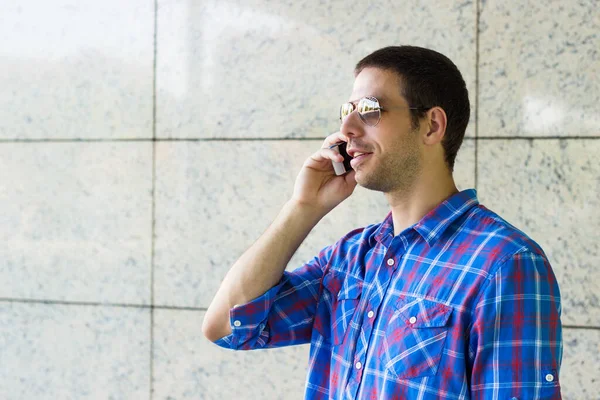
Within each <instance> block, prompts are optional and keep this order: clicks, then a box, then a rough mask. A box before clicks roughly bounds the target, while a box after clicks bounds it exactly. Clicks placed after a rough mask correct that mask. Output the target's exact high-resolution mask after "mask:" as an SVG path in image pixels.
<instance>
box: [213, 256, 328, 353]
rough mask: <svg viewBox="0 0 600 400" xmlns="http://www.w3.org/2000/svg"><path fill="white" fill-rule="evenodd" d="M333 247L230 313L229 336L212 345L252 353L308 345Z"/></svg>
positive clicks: (288, 273) (286, 274) (285, 274)
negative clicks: (258, 350) (262, 349)
mask: <svg viewBox="0 0 600 400" xmlns="http://www.w3.org/2000/svg"><path fill="white" fill-rule="evenodd" d="M331 252H332V246H329V247H326V248H324V249H323V250H321V251H320V252H319V254H318V255H317V256H315V257H314V258H313V259H312V260H311V261H309V262H308V263H306V264H304V265H303V266H302V267H300V268H298V269H296V270H294V271H293V272H288V271H285V272H284V273H283V276H282V278H281V280H280V281H279V282H278V283H277V284H276V285H275V286H274V287H272V288H271V289H269V290H268V291H267V292H266V293H264V294H263V295H262V296H260V297H258V298H256V299H254V300H252V301H250V302H249V303H247V304H244V305H239V306H236V307H234V308H232V309H231V310H229V322H230V324H231V334H230V335H228V336H225V337H223V338H221V339H219V340H217V341H216V342H215V344H217V345H219V346H221V347H224V348H228V349H233V350H254V349H261V348H273V347H283V346H291V345H296V344H304V343H310V339H311V335H312V325H313V321H314V316H315V312H316V305H317V301H318V299H319V296H320V289H321V282H322V280H323V274H324V268H325V266H326V265H327V263H328V262H329V259H330V257H331Z"/></svg>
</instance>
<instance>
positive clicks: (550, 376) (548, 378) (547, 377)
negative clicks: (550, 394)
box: [546, 374, 554, 382]
mask: <svg viewBox="0 0 600 400" xmlns="http://www.w3.org/2000/svg"><path fill="white" fill-rule="evenodd" d="M546 380H547V381H548V382H552V381H553V380H554V375H552V374H548V375H546Z"/></svg>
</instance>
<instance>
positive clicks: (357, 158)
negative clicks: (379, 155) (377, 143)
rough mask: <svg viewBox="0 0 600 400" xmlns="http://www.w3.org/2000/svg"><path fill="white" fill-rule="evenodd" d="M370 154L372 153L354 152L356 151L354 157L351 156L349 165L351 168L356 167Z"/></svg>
mask: <svg viewBox="0 0 600 400" xmlns="http://www.w3.org/2000/svg"><path fill="white" fill-rule="evenodd" d="M371 154H373V153H359V152H356V153H354V158H352V160H351V161H350V166H351V167H352V168H353V169H356V167H357V166H358V165H359V164H361V163H363V162H364V160H365V159H366V158H367V157H369V156H370V155H371Z"/></svg>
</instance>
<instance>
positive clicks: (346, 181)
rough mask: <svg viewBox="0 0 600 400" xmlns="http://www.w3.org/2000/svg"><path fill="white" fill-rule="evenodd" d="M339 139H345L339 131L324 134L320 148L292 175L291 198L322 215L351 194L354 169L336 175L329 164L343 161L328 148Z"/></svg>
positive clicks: (340, 140) (354, 183)
mask: <svg viewBox="0 0 600 400" xmlns="http://www.w3.org/2000/svg"><path fill="white" fill-rule="evenodd" d="M342 141H343V142H347V138H346V137H345V136H344V135H342V134H341V133H340V132H336V133H333V134H331V135H329V136H327V138H325V141H324V142H323V146H322V148H321V149H320V150H319V151H317V152H316V153H314V154H313V155H311V156H310V157H309V158H308V159H307V160H306V161H305V162H304V165H303V166H302V169H301V170H300V173H299V174H298V177H297V178H296V183H295V185H294V194H293V196H292V201H294V202H295V203H296V204H299V205H302V206H307V207H310V208H313V209H315V210H318V211H320V212H321V213H322V214H323V215H325V214H327V213H328V212H329V211H331V210H332V209H334V208H335V207H336V206H337V205H338V204H340V203H341V202H342V201H344V200H345V199H346V198H348V197H349V196H350V195H351V194H352V192H353V191H354V188H355V187H356V181H355V180H354V175H355V171H354V170H351V171H350V172H348V173H346V174H344V175H340V176H338V175H336V174H335V171H334V169H333V165H332V164H331V162H332V161H337V162H342V161H344V157H342V156H341V155H340V154H338V153H336V152H335V151H333V150H330V149H329V146H331V145H333V144H335V143H338V142H342Z"/></svg>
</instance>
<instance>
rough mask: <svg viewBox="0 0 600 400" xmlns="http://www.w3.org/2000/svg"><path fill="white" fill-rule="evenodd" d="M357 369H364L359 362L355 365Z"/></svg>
mask: <svg viewBox="0 0 600 400" xmlns="http://www.w3.org/2000/svg"><path fill="white" fill-rule="evenodd" d="M354 366H355V367H356V369H361V368H362V364H361V363H360V361H359V362H357V363H356V364H355V365H354Z"/></svg>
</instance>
